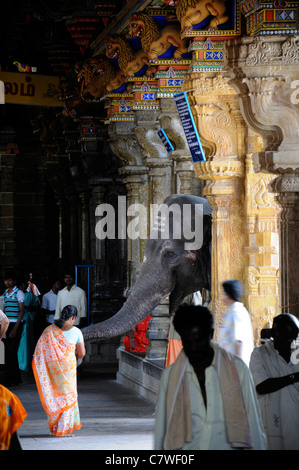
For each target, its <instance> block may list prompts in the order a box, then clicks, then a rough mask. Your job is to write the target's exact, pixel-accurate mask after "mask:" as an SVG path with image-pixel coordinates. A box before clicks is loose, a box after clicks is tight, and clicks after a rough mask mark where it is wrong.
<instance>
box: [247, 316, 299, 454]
mask: <svg viewBox="0 0 299 470" xmlns="http://www.w3.org/2000/svg"><path fill="white" fill-rule="evenodd" d="M287 316H288V314H282V315H279V316H278V317H275V319H277V318H278V320H284V319H285V320H287ZM275 319H274V320H275ZM295 322H296V319H295ZM277 323H278V322H277ZM272 331H273V329H272ZM297 334H298V328H297ZM274 336H275V334H274ZM283 338H285V339H284V341H286V338H287V334H286V333H285V332H284V334H283ZM295 338H296V329H295V330H294V336H293V339H295ZM291 339H292V338H290V341H289V346H288V347H289V349H290V344H291ZM275 346H276V347H275ZM277 347H278V349H280V347H279V345H277V344H275V338H274V339H271V340H269V341H268V342H267V343H266V344H265V345H262V346H258V347H256V348H255V349H254V351H253V353H252V355H251V360H250V370H251V373H252V376H253V380H254V382H255V385H256V388H257V392H259V391H260V393H258V400H259V405H260V410H261V415H262V420H263V424H264V429H265V432H266V436H267V443H268V449H269V450H299V351H298V350H297V351H294V352H293V353H292V350H291V349H290V351H289V354H284V353H283V352H282V354H283V355H284V356H285V358H284V357H283V355H282V354H280V353H279V351H278V349H276V348H277ZM284 352H285V353H286V352H287V351H284ZM265 387H267V388H268V389H267V388H265ZM275 389H276V390H275ZM272 390H273V391H272ZM267 392H268V393H267Z"/></svg>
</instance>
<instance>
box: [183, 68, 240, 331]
mask: <svg viewBox="0 0 299 470" xmlns="http://www.w3.org/2000/svg"><path fill="white" fill-rule="evenodd" d="M184 89H185V91H187V92H188V98H189V102H190V104H191V109H192V111H193V116H194V119H195V122H196V124H197V129H198V132H199V135H200V138H201V141H202V144H203V146H204V149H205V154H206V162H202V163H195V164H194V170H195V174H196V176H197V177H198V178H201V179H202V180H204V181H205V188H204V194H205V196H206V197H207V198H208V200H209V202H210V204H211V205H212V207H213V221H212V310H213V313H214V315H215V322H216V325H215V326H216V338H217V332H218V328H219V326H220V324H221V319H222V313H223V311H224V308H225V307H224V305H223V304H222V300H221V298H222V286H221V285H222V282H223V281H224V280H226V279H230V278H237V279H240V280H241V281H243V282H244V266H245V265H244V257H243V252H244V243H245V239H244V223H243V216H244V208H243V200H244V157H245V155H244V141H245V135H246V134H245V131H246V130H245V126H244V122H243V120H242V118H241V114H240V111H239V108H238V103H237V100H236V93H235V92H234V90H233V89H232V88H231V87H230V86H229V84H228V80H227V79H225V78H224V77H222V76H221V75H220V74H213V73H211V74H205V73H192V74H190V75H189V77H187V79H186V80H185V82H184Z"/></svg>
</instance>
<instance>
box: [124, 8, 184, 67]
mask: <svg viewBox="0 0 299 470" xmlns="http://www.w3.org/2000/svg"><path fill="white" fill-rule="evenodd" d="M129 25H130V33H129V36H128V37H137V38H140V40H141V45H142V49H143V50H144V51H145V52H146V53H147V55H148V58H149V62H155V61H156V60H157V59H158V57H159V56H161V55H162V54H164V53H165V52H166V51H167V50H168V49H169V48H170V46H175V47H176V48H177V49H176V50H175V52H174V59H175V60H180V59H181V58H182V55H183V54H184V53H185V52H188V49H187V42H186V40H185V39H181V35H180V28H179V25H178V24H176V23H172V24H167V25H166V26H163V27H162V28H161V29H160V28H159V26H158V24H157V22H156V21H155V19H154V18H152V17H151V16H150V15H147V14H146V13H140V12H139V13H134V15H132V17H131V19H130V22H129Z"/></svg>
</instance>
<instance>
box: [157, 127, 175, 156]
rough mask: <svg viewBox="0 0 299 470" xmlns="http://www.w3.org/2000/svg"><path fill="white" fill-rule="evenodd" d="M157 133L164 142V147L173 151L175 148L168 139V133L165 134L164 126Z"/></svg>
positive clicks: (168, 150)
mask: <svg viewBox="0 0 299 470" xmlns="http://www.w3.org/2000/svg"><path fill="white" fill-rule="evenodd" d="M157 134H158V136H159V137H160V139H161V141H162V143H163V144H164V147H165V148H166V150H167V152H168V153H169V152H172V151H173V150H174V147H173V145H172V144H171V142H170V140H169V139H168V137H167V135H166V134H165V132H164V130H163V129H162V128H161V129H159V130H158V132H157Z"/></svg>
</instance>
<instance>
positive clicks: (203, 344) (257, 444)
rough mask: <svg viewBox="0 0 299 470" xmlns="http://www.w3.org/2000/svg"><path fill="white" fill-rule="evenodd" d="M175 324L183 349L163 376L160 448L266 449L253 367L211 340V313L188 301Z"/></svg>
mask: <svg viewBox="0 0 299 470" xmlns="http://www.w3.org/2000/svg"><path fill="white" fill-rule="evenodd" d="M173 325H174V327H175V329H176V331H177V332H178V333H179V334H180V336H181V338H182V344H183V350H182V351H181V353H180V354H179V356H178V357H177V359H176V360H175V362H174V363H172V364H171V365H170V366H169V367H167V368H166V369H165V370H164V371H163V374H162V377H161V381H160V388H159V394H158V402H157V409H156V423H155V439H154V449H156V450H175V449H182V450H224V449H227V450H229V449H230V450H232V449H233V448H240V447H241V448H247V449H255V450H261V449H265V447H266V438H265V434H264V430H263V425H262V420H261V416H260V411H259V407H258V402H257V396H256V391H255V388H254V384H253V381H252V377H251V374H250V371H249V369H248V367H247V366H246V365H245V363H244V362H243V361H242V360H241V359H240V358H238V357H236V356H232V355H231V354H230V353H227V352H226V351H225V350H224V349H223V348H221V347H219V345H217V344H215V343H212V342H211V339H212V336H213V332H214V328H213V317H212V314H211V312H210V311H209V310H208V309H207V308H205V307H202V306H190V305H182V306H180V307H179V308H178V310H177V312H176V314H175V316H174V319H173Z"/></svg>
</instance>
